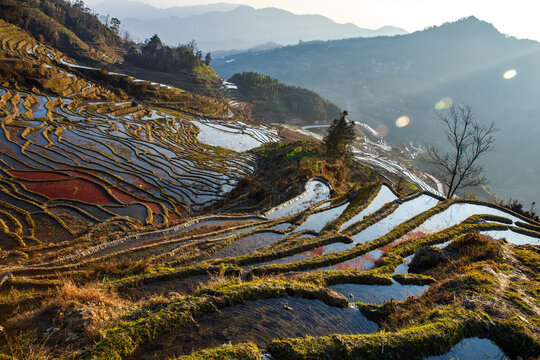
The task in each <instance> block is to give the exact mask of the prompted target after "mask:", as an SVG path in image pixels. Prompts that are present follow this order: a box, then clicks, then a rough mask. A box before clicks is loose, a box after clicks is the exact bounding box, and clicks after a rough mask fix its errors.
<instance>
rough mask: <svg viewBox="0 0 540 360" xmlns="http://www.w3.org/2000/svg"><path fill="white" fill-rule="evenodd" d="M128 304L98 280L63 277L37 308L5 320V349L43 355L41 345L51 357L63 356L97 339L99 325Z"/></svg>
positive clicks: (25, 356)
mask: <svg viewBox="0 0 540 360" xmlns="http://www.w3.org/2000/svg"><path fill="white" fill-rule="evenodd" d="M131 307H132V304H131V303H130V302H129V301H127V300H124V299H122V298H120V297H119V296H118V294H116V293H115V292H114V291H111V290H109V289H104V288H102V287H100V286H99V285H98V284H87V285H81V286H80V285H77V284H76V283H74V282H73V281H71V280H64V281H63V284H62V286H60V287H58V288H57V289H56V291H54V292H52V293H51V295H50V296H48V297H47V298H46V299H45V300H44V301H43V302H42V304H41V305H40V306H39V307H38V308H37V309H35V310H34V311H31V312H27V313H23V314H21V315H19V316H16V317H13V318H12V319H10V320H9V321H8V322H7V323H6V330H5V333H6V335H5V337H6V339H5V341H3V342H4V343H5V345H4V348H5V351H6V352H7V353H9V355H10V356H11V358H13V359H19V358H20V359H46V358H48V357H47V356H48V353H47V351H46V350H45V349H49V351H53V350H52V349H54V351H55V353H54V354H52V356H53V357H57V356H60V357H61V356H64V355H66V354H69V353H71V352H72V351H76V350H77V349H78V348H79V347H80V345H81V344H87V343H88V341H95V340H98V339H100V338H101V334H100V332H99V329H102V328H104V327H107V326H111V325H112V324H114V323H115V322H117V321H118V320H119V319H120V318H121V317H122V316H123V315H124V314H125V313H126V311H127V310H128V309H130V308H131ZM28 329H32V330H28ZM56 351H58V353H56ZM62 354H63V355H62ZM30 355H31V356H32V357H28V356H30ZM20 356H22V357H20Z"/></svg>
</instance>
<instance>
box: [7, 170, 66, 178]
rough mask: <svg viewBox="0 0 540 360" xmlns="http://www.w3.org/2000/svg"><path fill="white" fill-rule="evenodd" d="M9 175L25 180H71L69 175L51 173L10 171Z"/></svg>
mask: <svg viewBox="0 0 540 360" xmlns="http://www.w3.org/2000/svg"><path fill="white" fill-rule="evenodd" d="M9 173H10V174H11V175H13V176H15V177H17V178H19V179H23V180H65V179H69V178H70V176H69V175H66V174H61V173H55V172H49V171H17V170H10V171H9Z"/></svg>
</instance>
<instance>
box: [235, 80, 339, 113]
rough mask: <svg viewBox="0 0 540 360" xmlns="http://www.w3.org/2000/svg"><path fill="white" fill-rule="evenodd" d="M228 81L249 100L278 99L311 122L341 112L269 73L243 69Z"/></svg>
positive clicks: (287, 107)
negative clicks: (266, 74) (268, 74)
mask: <svg viewBox="0 0 540 360" xmlns="http://www.w3.org/2000/svg"><path fill="white" fill-rule="evenodd" d="M230 81H232V82H234V83H235V84H236V85H237V86H238V89H239V90H240V92H241V93H243V94H244V95H246V96H248V97H249V98H250V99H251V100H262V101H276V102H279V103H280V104H281V105H283V106H284V108H285V110H286V111H288V112H290V113H292V114H294V115H295V116H298V117H300V118H302V119H305V120H307V121H308V122H310V123H313V122H315V121H324V122H326V121H328V119H331V118H332V117H334V116H335V114H339V113H340V112H341V109H339V108H338V107H337V106H336V105H334V104H333V103H331V102H329V101H328V100H325V99H323V98H322V97H320V96H319V95H318V94H316V93H315V92H313V91H310V90H307V89H304V88H299V87H296V86H289V85H285V84H282V83H280V82H279V81H278V80H276V79H274V78H272V77H270V76H265V75H262V74H258V73H255V72H243V73H238V74H235V75H233V77H232V78H231V79H230Z"/></svg>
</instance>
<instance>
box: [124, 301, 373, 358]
mask: <svg viewBox="0 0 540 360" xmlns="http://www.w3.org/2000/svg"><path fill="white" fill-rule="evenodd" d="M195 320H196V322H195V323H192V324H189V325H187V326H184V327H182V328H179V329H177V330H175V331H172V332H170V333H168V334H165V335H163V336H160V337H159V338H158V339H156V341H154V342H153V343H149V344H146V345H144V346H142V347H141V348H139V349H138V350H137V351H136V352H135V353H134V354H133V355H132V356H131V357H130V358H129V359H168V358H171V357H174V356H179V355H184V354H189V353H191V352H193V351H197V350H200V349H204V348H212V347H216V346H220V345H222V344H226V343H229V342H230V343H242V342H248V341H251V342H254V343H255V344H257V345H258V346H259V347H266V345H268V344H269V343H270V342H271V341H272V340H274V339H279V338H286V337H304V336H306V335H309V336H322V335H329V334H362V333H371V332H374V331H376V330H377V325H376V324H375V323H373V322H371V321H369V320H368V319H366V318H365V317H364V316H363V315H362V314H361V313H360V311H359V310H358V309H357V308H356V307H349V308H346V309H342V308H336V307H331V306H328V305H326V304H324V303H323V302H322V301H320V300H306V299H301V298H292V297H287V298H279V299H262V300H257V301H252V302H248V303H246V304H241V305H237V306H233V307H230V308H225V309H222V310H221V311H219V312H216V313H209V314H206V315H202V316H200V317H198V318H196V319H195Z"/></svg>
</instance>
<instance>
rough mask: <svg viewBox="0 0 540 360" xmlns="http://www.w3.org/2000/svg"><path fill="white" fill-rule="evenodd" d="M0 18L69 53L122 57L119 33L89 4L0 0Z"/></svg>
mask: <svg viewBox="0 0 540 360" xmlns="http://www.w3.org/2000/svg"><path fill="white" fill-rule="evenodd" d="M0 18H1V19H4V20H5V21H8V22H10V23H12V24H14V25H17V26H19V27H21V28H23V29H25V30H28V31H29V32H30V33H32V34H33V35H34V36H35V37H37V38H38V39H40V40H41V41H44V42H46V43H48V44H50V45H52V46H53V47H55V48H57V49H60V50H62V51H64V52H66V53H67V54H68V55H70V56H74V57H79V58H83V59H90V60H99V61H104V62H108V63H110V62H116V61H119V60H121V58H122V57H121V55H122V51H121V49H120V48H119V46H120V45H121V42H122V41H121V39H120V38H119V37H118V35H117V34H116V33H115V32H114V31H112V30H111V29H109V28H107V27H106V26H105V25H103V24H102V23H101V22H100V21H99V20H98V19H97V18H96V17H95V16H94V14H92V13H90V10H89V9H88V8H84V7H82V6H77V5H76V4H74V5H72V4H71V3H70V2H68V1H64V0H59V1H54V0H43V1H39V2H36V1H30V0H21V1H15V0H5V1H2V3H0Z"/></svg>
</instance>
